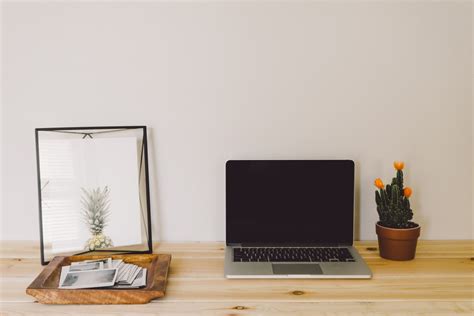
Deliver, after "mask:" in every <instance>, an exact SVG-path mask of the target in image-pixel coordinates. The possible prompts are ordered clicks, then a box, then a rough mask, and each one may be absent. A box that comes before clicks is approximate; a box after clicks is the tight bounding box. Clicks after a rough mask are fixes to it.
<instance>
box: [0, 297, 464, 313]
mask: <svg viewBox="0 0 474 316" xmlns="http://www.w3.org/2000/svg"><path fill="white" fill-rule="evenodd" d="M0 310H1V311H2V312H3V313H5V314H12V315H20V314H23V315H28V314H29V315H38V316H54V315H123V316H127V315H130V316H132V315H133V316H134V315H137V314H140V315H141V314H151V315H156V314H159V315H182V314H186V315H213V316H220V315H227V316H228V315H277V316H279V315H300V316H313V315H331V316H350V315H354V316H356V315H357V316H362V315H371V316H377V315H385V316H386V315H427V316H431V315H433V316H434V315H437V316H441V315H454V314H456V315H472V303H471V302H445V301H438V302H410V303H409V304H400V302H370V303H366V302H339V303H338V304H334V303H328V302H322V303H308V302H300V303H297V304H295V303H292V304H288V303H281V302H271V303H267V302H258V303H254V302H245V301H238V302H232V303H230V302H224V303H221V302H186V303H181V302H180V303H179V304H176V303H174V302H167V301H160V300H157V301H153V302H151V303H150V304H146V305H139V306H137V305H132V306H127V305H110V306H107V307H106V308H104V307H102V306H93V305H90V306H87V305H80V306H74V307H73V308H72V307H71V306H61V305H54V306H53V305H42V304H38V303H31V304H24V303H0Z"/></svg>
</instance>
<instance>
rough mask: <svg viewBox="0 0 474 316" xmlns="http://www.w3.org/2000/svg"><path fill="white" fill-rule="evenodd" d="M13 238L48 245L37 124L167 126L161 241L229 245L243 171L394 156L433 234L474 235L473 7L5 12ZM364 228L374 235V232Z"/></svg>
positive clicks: (364, 234)
mask: <svg viewBox="0 0 474 316" xmlns="http://www.w3.org/2000/svg"><path fill="white" fill-rule="evenodd" d="M3 6H4V7H3V16H2V26H3V33H2V35H3V37H2V53H3V58H2V79H3V84H2V88H3V99H2V106H3V116H2V120H1V125H2V126H1V128H2V134H3V139H2V146H1V148H2V158H3V159H2V170H1V179H2V185H3V191H2V193H3V200H2V209H1V215H2V219H1V229H2V231H1V238H2V239H37V238H38V222H37V218H38V215H37V214H38V210H37V191H36V173H35V172H36V169H35V157H34V128H35V127H49V126H90V125H118V124H124V125H128V124H146V125H148V126H149V127H151V132H150V133H151V135H150V137H151V144H150V145H151V148H150V149H151V152H150V156H151V157H150V158H151V167H152V170H151V177H152V187H151V190H152V193H153V197H152V207H153V221H154V227H153V228H154V233H155V236H158V238H159V239H162V240H174V241H180V240H224V213H225V212H224V211H225V209H224V162H225V161H226V160H227V159H231V158H233V159H238V158H242V159H260V158H262V159H263V158H265V159H283V158H287V159H319V158H352V159H354V160H356V162H357V165H358V171H357V173H358V176H357V181H358V185H357V186H358V188H357V193H358V199H357V212H358V214H359V221H358V222H359V224H358V225H360V232H358V237H359V238H360V239H374V238H375V233H374V223H375V222H376V220H377V216H376V211H375V203H374V201H373V199H374V188H373V185H372V183H373V179H374V178H376V177H379V176H380V177H382V178H384V179H386V180H388V179H389V178H390V177H391V176H392V174H393V169H392V167H391V163H392V161H393V160H395V159H400V160H404V161H406V164H407V168H406V177H407V178H406V181H407V183H408V184H409V185H411V186H412V187H413V190H414V194H413V197H412V204H413V206H414V210H415V213H416V220H417V221H418V222H419V223H420V224H421V225H422V238H425V239H462V238H471V237H472V231H473V221H472V201H473V200H472V192H473V190H472V175H473V172H472V161H473V160H472V138H473V134H472V130H471V127H472V49H471V48H472V46H471V43H472V25H471V23H472V10H471V6H472V5H471V3H470V2H467V1H466V2H460V1H456V2H444V3H436V2H428V1H426V2H420V3H410V2H369V3H361V2H354V1H350V2H348V3H344V2H341V1H336V2H332V3H329V2H295V3H291V2H281V3H269V2H264V1H255V2H241V3H239V2H221V3H208V2H198V3H195V4H189V3H184V2H142V3H133V2H130V3H113V2H97V3H93V2H82V3H79V2H77V3H75V4H71V3H70V4H66V3H62V4H61V3H57V2H56V3H54V2H51V3H48V2H33V3H13V2H12V3H8V2H3ZM358 227H359V226H358Z"/></svg>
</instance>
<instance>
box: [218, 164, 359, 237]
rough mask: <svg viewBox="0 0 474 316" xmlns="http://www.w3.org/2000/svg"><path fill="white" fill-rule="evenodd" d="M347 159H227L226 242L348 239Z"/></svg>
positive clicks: (350, 188) (350, 193) (350, 187)
mask: <svg viewBox="0 0 474 316" xmlns="http://www.w3.org/2000/svg"><path fill="white" fill-rule="evenodd" d="M353 209H354V162H353V161H351V160H231V161H228V162H227V164H226V242H227V244H233V243H248V244H252V243H256V244H273V243H275V244H288V245H291V244H335V243H337V244H347V245H351V244H352V241H353V216H354V211H353Z"/></svg>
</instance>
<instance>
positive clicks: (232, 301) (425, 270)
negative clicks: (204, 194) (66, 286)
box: [0, 240, 474, 315]
mask: <svg viewBox="0 0 474 316" xmlns="http://www.w3.org/2000/svg"><path fill="white" fill-rule="evenodd" d="M473 246H474V242H473V241H470V240H469V241H421V242H420V243H419V246H418V251H417V257H416V259H415V260H413V261H407V262H395V261H389V260H385V259H382V258H380V257H379V256H378V252H377V251H376V250H373V248H376V247H377V243H376V242H374V241H368V242H365V241H363V242H357V245H356V247H357V248H358V249H359V251H360V253H361V254H362V256H363V257H364V258H365V259H366V261H367V263H368V264H369V266H370V267H371V268H372V270H373V273H374V278H373V279H372V280H226V279H224V278H223V257H224V245H223V243H220V242H214V243H160V244H156V245H155V252H159V253H170V254H172V256H173V259H172V261H171V267H170V271H169V273H170V274H169V283H168V287H167V294H166V296H165V297H164V298H162V299H160V300H158V301H154V302H153V303H152V304H148V305H140V306H108V307H107V309H104V310H102V309H100V308H98V307H89V306H80V307H79V306H75V307H74V308H73V309H70V308H68V307H64V306H54V307H51V306H45V305H40V304H37V303H33V300H34V299H33V298H32V297H29V296H28V295H26V294H25V289H26V287H27V286H28V284H29V283H31V281H32V280H33V279H34V277H36V276H37V275H38V274H39V272H40V271H42V269H43V267H42V266H41V265H40V264H39V259H38V257H39V250H38V247H37V245H35V244H32V243H31V242H0V247H1V248H0V249H1V253H0V256H1V259H0V272H1V273H0V298H1V301H2V302H1V311H2V313H6V314H10V313H12V314H15V313H20V314H21V313H25V314H35V315H36V314H39V315H42V314H43V315H54V314H56V313H57V314H63V313H66V314H79V315H83V314H88V313H89V314H98V313H100V312H101V311H103V312H104V313H107V314H112V315H114V314H117V315H127V314H136V313H139V312H149V313H155V312H158V311H160V313H161V312H162V313H164V314H174V315H175V314H180V313H191V314H205V315H230V314H235V315H239V314H271V315H279V314H287V313H295V314H300V315H314V314H315V313H326V314H330V315H389V314H391V313H392V312H396V313H398V314H399V315H405V314H425V315H453V314H466V315H470V314H472V313H473V311H474V308H473V293H474V286H473V284H474V283H473V281H474V280H473V275H474V273H473V269H474V261H473V260H472V259H471V258H472V257H474V255H473ZM330 302H337V304H334V303H330ZM239 306H240V307H239ZM76 307H77V308H76ZM237 307H238V308H237ZM349 311H350V312H349Z"/></svg>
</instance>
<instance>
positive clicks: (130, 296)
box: [26, 254, 171, 304]
mask: <svg viewBox="0 0 474 316" xmlns="http://www.w3.org/2000/svg"><path fill="white" fill-rule="evenodd" d="M109 257H112V258H113V259H123V261H124V262H127V263H133V264H136V265H138V266H140V267H143V268H147V285H146V287H143V288H138V289H75V290H71V289H59V288H58V286H59V277H60V274H61V267H62V266H65V265H70V264H71V262H74V261H82V260H89V259H99V258H109ZM170 262H171V255H162V254H158V255H155V254H139V255H138V254H137V255H81V256H72V257H55V258H54V259H53V260H52V261H51V262H50V263H49V264H48V265H47V266H46V267H45V268H44V270H43V271H42V272H41V273H40V274H39V275H38V277H36V279H35V280H34V281H33V282H32V283H31V284H30V286H28V288H27V289H26V293H27V294H29V295H31V296H34V297H35V298H36V299H38V301H39V302H40V303H43V304H145V303H149V302H150V301H151V300H152V299H155V298H159V297H162V296H164V295H165V288H166V280H167V276H168V269H169V266H170Z"/></svg>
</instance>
